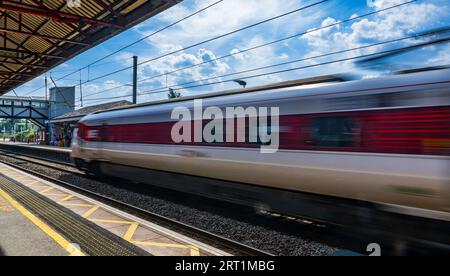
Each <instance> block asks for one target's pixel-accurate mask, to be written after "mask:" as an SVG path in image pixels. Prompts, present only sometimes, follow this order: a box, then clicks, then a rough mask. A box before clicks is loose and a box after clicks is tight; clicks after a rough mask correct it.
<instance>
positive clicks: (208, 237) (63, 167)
mask: <svg viewBox="0 0 450 276" xmlns="http://www.w3.org/2000/svg"><path fill="white" fill-rule="evenodd" d="M0 153H3V155H4V156H6V157H10V158H13V159H15V160H17V161H20V163H15V164H12V163H11V162H4V161H0V162H2V163H5V164H8V165H10V166H12V167H14V168H17V169H20V170H22V171H25V172H27V173H30V174H33V175H35V176H38V177H41V178H43V179H46V180H49V181H50V182H53V183H56V184H58V185H60V186H63V187H65V188H68V189H71V190H73V191H75V192H78V193H80V194H84V195H86V196H88V197H92V198H94V199H97V200H98V201H102V202H104V203H105V204H107V205H111V206H114V207H116V208H118V209H121V210H124V211H127V212H129V213H132V214H136V216H138V217H141V218H143V219H146V220H149V221H155V222H156V223H157V224H161V225H163V226H165V227H167V228H171V229H173V230H174V231H179V232H182V233H186V235H190V236H196V237H199V239H202V240H204V241H205V242H206V243H210V244H211V243H212V244H218V245H219V247H220V248H223V250H225V251H226V250H231V251H233V252H237V253H236V254H237V255H247V256H255V255H257V256H270V255H271V254H269V253H267V252H265V251H262V250H258V249H256V248H253V247H248V246H246V245H245V244H243V243H239V242H235V241H233V240H232V239H229V238H225V237H223V236H220V235H216V234H213V233H211V232H208V231H205V230H202V229H200V228H196V227H192V226H190V225H188V224H186V223H180V222H177V221H176V220H173V219H170V218H167V217H164V216H161V215H160V214H156V213H153V212H149V211H148V210H145V209H143V208H139V207H136V206H133V204H130V202H128V203H126V202H123V201H121V200H117V199H115V198H111V197H108V196H104V195H102V194H100V193H96V192H92V191H90V190H88V189H84V188H80V187H78V186H77V185H74V184H70V183H68V182H66V181H61V180H60V179H55V178H52V177H49V176H47V175H45V174H42V173H39V172H36V171H33V170H30V169H25V168H22V167H21V165H22V164H25V163H29V164H34V165H37V166H42V167H44V168H48V169H52V170H58V171H61V172H64V173H68V174H71V175H76V176H78V177H82V178H85V179H90V178H89V177H88V176H87V175H86V174H85V173H84V172H80V171H78V170H77V169H76V168H75V167H74V166H73V165H72V164H70V163H67V162H62V161H55V160H52V159H48V158H42V157H38V156H35V155H32V154H22V153H20V154H18V153H14V152H12V151H8V150H3V149H0ZM105 181H106V180H105ZM101 182H104V181H103V180H102V181H101ZM105 185H110V184H108V183H106V182H105ZM131 203H133V202H131ZM264 215H265V216H266V217H269V218H268V219H269V220H273V221H274V224H276V223H279V224H283V223H284V222H285V221H287V224H295V226H294V227H291V226H288V228H289V227H290V228H291V230H289V231H292V228H295V231H292V232H295V233H298V230H299V229H298V228H296V227H297V226H298V225H300V224H303V225H310V226H311V227H310V228H309V229H307V231H308V232H315V231H317V232H320V233H322V235H323V233H327V234H325V235H330V233H331V235H333V236H336V237H337V238H338V239H342V240H345V241H344V242H342V243H341V242H339V243H338V245H339V246H342V244H344V245H345V247H343V248H352V250H356V252H360V253H363V252H364V250H365V247H364V248H361V247H360V246H361V244H366V243H365V242H366V241H373V240H376V239H373V237H377V236H379V235H380V233H377V232H376V231H374V232H373V233H372V234H373V235H372V236H371V237H372V238H370V239H369V240H366V238H364V237H361V238H358V239H357V240H358V241H354V240H352V239H353V238H355V239H356V237H354V236H353V235H350V237H349V234H348V231H349V230H352V229H348V228H346V229H339V228H336V227H334V228H333V227H331V226H330V227H328V226H326V225H324V224H323V223H319V222H314V221H312V220H305V219H302V218H292V217H286V216H283V215H282V214H274V213H267V214H263V216H264ZM317 226H318V227H317ZM300 227H301V226H300ZM325 228H327V229H325ZM332 228H333V229H332ZM324 229H325V230H324ZM342 230H343V231H342ZM353 230H355V229H353ZM283 231H284V229H283ZM289 231H286V232H289ZM321 231H324V232H321ZM343 232H344V233H343ZM357 232H358V233H359V232H360V233H364V232H368V233H369V232H372V231H368V229H359V230H358V231H357ZM308 235H309V234H306V235H305V236H306V237H308ZM382 235H384V238H383V240H384V242H385V243H388V244H393V242H392V241H396V240H399V239H402V240H403V239H404V238H405V237H399V236H391V235H390V234H389V233H388V234H386V233H382ZM312 239H313V240H316V239H318V240H321V242H322V241H323V242H325V244H327V243H328V242H327V240H328V239H327V238H325V237H324V236H321V234H318V235H316V234H312ZM331 240H333V238H331ZM414 243H416V241H414ZM328 244H334V241H332V242H331V243H328ZM347 244H348V245H349V246H348V247H347ZM395 246H396V245H395ZM433 247H434V246H433ZM236 248H237V249H236ZM397 251H398V250H397V249H396V248H390V249H389V252H391V253H390V254H393V255H397V254H400V255H402V254H403V253H401V251H400V253H398V252H397ZM425 252H427V250H426V251H425ZM437 252H441V250H439V251H437ZM444 252H448V248H447V249H445V250H444ZM418 254H421V253H420V252H419V253H418Z"/></svg>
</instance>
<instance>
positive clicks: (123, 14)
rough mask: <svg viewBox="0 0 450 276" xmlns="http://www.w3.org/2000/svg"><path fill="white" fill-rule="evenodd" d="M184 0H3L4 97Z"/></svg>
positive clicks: (0, 79)
mask: <svg viewBox="0 0 450 276" xmlns="http://www.w3.org/2000/svg"><path fill="white" fill-rule="evenodd" d="M181 1H182V0H117V1H115V0H16V1H12V0H9V1H5V0H0V96H1V95H3V94H5V93H7V92H9V91H10V90H12V89H14V88H16V87H18V86H20V85H21V84H23V83H25V82H27V81H29V80H31V79H33V78H35V77H37V76H39V75H41V74H43V73H45V72H47V71H48V70H50V69H52V68H54V67H56V66H58V65H59V64H62V63H64V62H65V61H67V60H68V59H70V58H72V57H74V56H76V55H78V54H80V53H82V52H83V51H86V50H87V49H89V48H91V47H93V46H96V45H98V44H100V43H101V42H103V41H105V40H107V39H109V38H111V37H113V36H115V35H117V34H119V33H120V32H123V31H125V30H127V29H129V28H131V27H133V26H135V25H136V24H138V23H140V22H142V21H144V20H146V19H148V18H150V17H152V16H154V15H156V14H158V13H160V12H162V11H164V10H166V9H168V8H170V7H171V6H173V5H175V4H177V3H179V2H181Z"/></svg>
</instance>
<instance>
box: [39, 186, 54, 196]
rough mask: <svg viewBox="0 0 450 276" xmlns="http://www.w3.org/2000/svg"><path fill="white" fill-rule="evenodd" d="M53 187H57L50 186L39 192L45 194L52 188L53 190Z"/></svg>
mask: <svg viewBox="0 0 450 276" xmlns="http://www.w3.org/2000/svg"><path fill="white" fill-rule="evenodd" d="M53 189H55V187H48V188H47V189H45V190H43V191H41V192H39V193H40V194H41V195H44V194H45V193H47V192H50V191H51V190H53Z"/></svg>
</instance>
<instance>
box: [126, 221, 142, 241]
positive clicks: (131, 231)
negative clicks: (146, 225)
mask: <svg viewBox="0 0 450 276" xmlns="http://www.w3.org/2000/svg"><path fill="white" fill-rule="evenodd" d="M138 227H139V223H137V222H133V223H132V224H131V225H130V228H128V230H127V232H126V233H125V235H124V236H123V239H124V240H126V241H131V239H132V238H133V235H134V233H135V232H136V230H137V229H138Z"/></svg>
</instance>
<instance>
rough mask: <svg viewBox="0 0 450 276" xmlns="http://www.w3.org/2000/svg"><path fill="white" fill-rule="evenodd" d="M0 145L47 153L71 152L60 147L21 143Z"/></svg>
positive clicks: (1, 143) (0, 143)
mask: <svg viewBox="0 0 450 276" xmlns="http://www.w3.org/2000/svg"><path fill="white" fill-rule="evenodd" d="M0 145H8V146H17V147H25V148H36V149H40V150H48V151H55V152H64V153H70V152H72V150H71V149H70V148H62V147H56V146H47V145H38V144H28V143H21V142H3V141H0Z"/></svg>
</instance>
